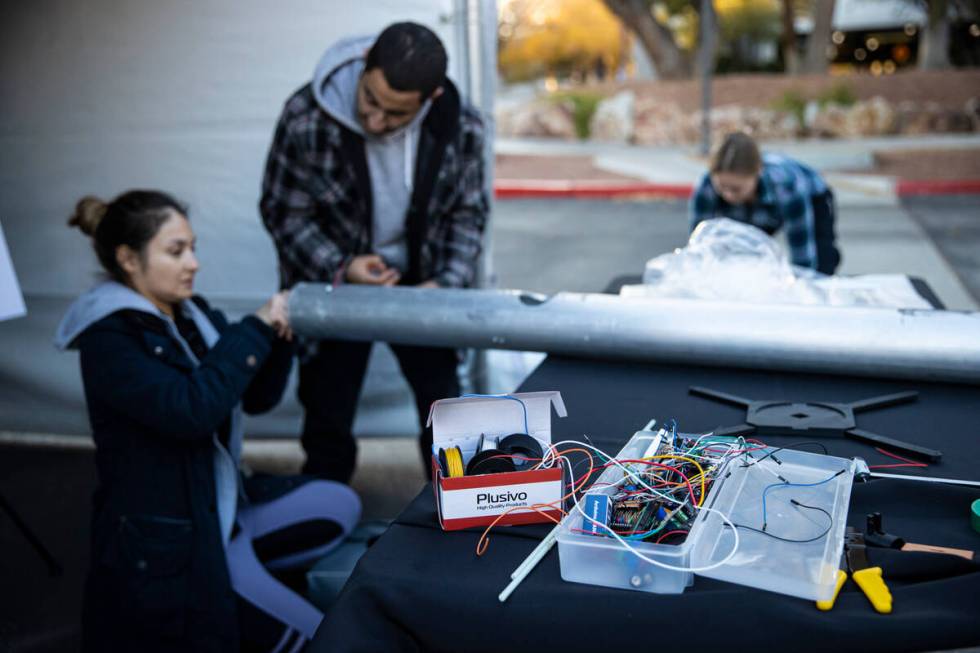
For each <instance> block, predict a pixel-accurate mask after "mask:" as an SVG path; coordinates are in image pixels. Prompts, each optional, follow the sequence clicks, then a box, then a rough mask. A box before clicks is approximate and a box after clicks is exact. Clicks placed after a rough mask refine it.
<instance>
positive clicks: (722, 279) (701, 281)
mask: <svg viewBox="0 0 980 653" xmlns="http://www.w3.org/2000/svg"><path fill="white" fill-rule="evenodd" d="M620 294H622V295H623V296H625V297H671V298H680V299H703V300H711V301H723V302H740V303H751V304H808V305H813V306H878V307H886V308H921V309H928V308H931V305H930V304H929V303H928V302H927V301H926V300H925V299H923V298H922V296H920V295H919V294H918V293H917V292H916V291H915V288H914V287H913V286H912V284H911V282H910V281H909V279H908V277H906V276H905V275H901V274H873V275H858V276H853V277H838V276H830V275H825V274H821V273H819V272H816V271H814V270H810V269H806V268H800V267H797V266H794V265H792V264H791V263H790V262H789V259H788V258H787V256H786V253H785V252H784V251H783V248H782V247H781V246H780V244H779V243H778V242H777V241H776V239H775V238H772V237H771V236H768V235H767V234H766V233H765V232H764V231H762V230H761V229H758V228H756V227H754V226H752V225H749V224H745V223H744V222H737V221H735V220H731V219H729V218H719V219H717V220H706V221H704V222H702V223H701V224H699V225H698V227H697V229H695V230H694V232H693V233H692V234H691V237H690V238H689V239H688V243H687V245H685V246H684V247H681V248H678V249H676V250H674V251H673V252H669V253H667V254H661V255H659V256H656V257H654V258H652V259H650V260H649V261H647V264H646V268H645V269H644V271H643V284H642V285H628V286H623V288H622V290H621V291H620Z"/></svg>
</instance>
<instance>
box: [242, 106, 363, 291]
mask: <svg viewBox="0 0 980 653" xmlns="http://www.w3.org/2000/svg"><path fill="white" fill-rule="evenodd" d="M300 143H301V139H299V138H297V135H296V134H295V133H294V131H293V125H292V124H291V121H290V116H289V113H288V111H284V112H283V115H282V117H281V118H280V119H279V124H278V125H277V126H276V132H275V136H273V140H272V145H271V147H270V149H269V157H268V159H267V160H266V165H265V176H264V178H263V180H262V198H261V199H260V200H259V211H260V212H261V214H262V222H263V224H265V228H266V229H267V230H268V231H269V233H270V234H271V235H272V239H273V241H274V242H275V245H276V251H277V252H278V254H279V262H280V270H281V271H283V279H282V281H283V284H284V285H292V283H293V282H295V281H297V279H296V278H295V277H296V276H297V275H294V274H287V273H286V272H288V271H290V270H291V271H302V277H303V278H305V279H309V280H320V281H326V282H329V281H332V280H333V277H334V276H335V275H336V274H337V272H338V271H339V270H340V269H342V268H343V266H344V263H345V259H346V255H345V253H344V252H343V251H342V250H341V249H340V248H339V247H338V246H337V244H336V243H334V242H333V241H332V240H331V239H330V238H328V237H327V235H326V234H324V232H323V230H322V229H321V228H320V226H319V224H318V222H317V220H316V219H315V216H316V201H315V197H314V196H313V188H314V187H315V184H314V183H313V179H312V177H313V170H312V166H311V165H310V163H309V158H308V156H307V153H306V152H305V151H304V149H303V147H302V146H301V144H300Z"/></svg>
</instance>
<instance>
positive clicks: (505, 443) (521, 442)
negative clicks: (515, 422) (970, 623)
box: [497, 433, 544, 466]
mask: <svg viewBox="0 0 980 653" xmlns="http://www.w3.org/2000/svg"><path fill="white" fill-rule="evenodd" d="M497 446H498V447H500V450H501V451H503V452H504V453H509V454H510V455H512V456H522V457H524V458H537V459H538V460H541V458H542V457H543V456H544V452H542V451H541V443H540V442H538V441H537V440H535V439H534V438H532V437H531V436H530V435H527V434H526V433H512V434H510V435H508V436H507V437H506V438H504V439H503V440H501V441H500V442H498V443H497ZM536 462H537V461H535V460H519V459H517V460H514V464H515V465H517V466H521V465H529V464H530V465H533V464H535V463H536Z"/></svg>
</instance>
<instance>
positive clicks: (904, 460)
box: [875, 447, 929, 467]
mask: <svg viewBox="0 0 980 653" xmlns="http://www.w3.org/2000/svg"><path fill="white" fill-rule="evenodd" d="M875 451H877V452H878V453H880V454H883V455H885V456H888V457H889V458H894V459H895V460H901V461H902V462H903V463H909V464H910V465H917V466H919V467H928V466H929V463H923V462H919V461H918V460H912V459H910V458H904V457H902V456H899V455H898V454H897V453H892V452H890V451H886V450H884V449H882V448H881V447H875Z"/></svg>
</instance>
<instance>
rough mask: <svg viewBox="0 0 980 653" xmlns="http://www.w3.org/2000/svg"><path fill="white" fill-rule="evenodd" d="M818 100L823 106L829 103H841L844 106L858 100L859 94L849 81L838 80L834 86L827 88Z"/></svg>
mask: <svg viewBox="0 0 980 653" xmlns="http://www.w3.org/2000/svg"><path fill="white" fill-rule="evenodd" d="M817 102H819V103H820V106H821V107H824V106H827V105H828V104H839V105H840V106H842V107H849V106H851V105H852V104H854V103H855V102H857V95H855V93H854V89H853V88H851V85H850V84H848V83H847V82H837V83H836V84H834V85H833V86H831V87H829V88H827V89H825V90H824V91H823V92H822V93H821V94H820V95H819V96H817Z"/></svg>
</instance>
